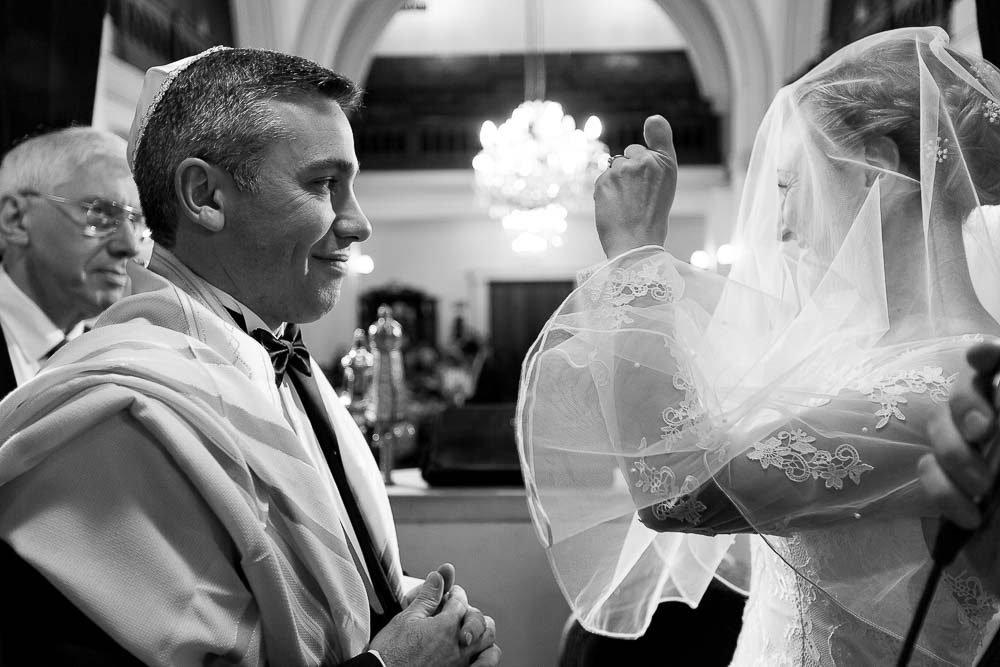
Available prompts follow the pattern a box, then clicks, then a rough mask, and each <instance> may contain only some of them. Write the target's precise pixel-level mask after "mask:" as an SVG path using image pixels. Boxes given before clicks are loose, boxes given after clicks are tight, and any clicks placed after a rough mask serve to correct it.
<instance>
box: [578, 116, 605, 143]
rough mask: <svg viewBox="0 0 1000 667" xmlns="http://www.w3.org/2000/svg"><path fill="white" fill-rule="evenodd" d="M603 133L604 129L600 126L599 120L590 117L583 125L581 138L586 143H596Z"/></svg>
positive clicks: (595, 117)
mask: <svg viewBox="0 0 1000 667" xmlns="http://www.w3.org/2000/svg"><path fill="white" fill-rule="evenodd" d="M603 131H604V127H603V126H602V125H601V119H600V118H598V117H597V116H591V117H590V118H588V119H587V122H586V123H584V124H583V136H584V138H586V139H587V140H588V141H596V140H597V139H598V138H599V137H600V136H601V132H603Z"/></svg>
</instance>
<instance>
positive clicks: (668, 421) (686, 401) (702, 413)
mask: <svg viewBox="0 0 1000 667" xmlns="http://www.w3.org/2000/svg"><path fill="white" fill-rule="evenodd" d="M667 349H668V350H669V351H670V354H671V356H673V357H674V360H675V361H676V362H677V373H675V374H674V376H673V385H674V389H676V390H678V391H683V392H684V398H683V399H681V400H680V401H679V402H678V403H677V405H676V406H670V407H668V408H666V409H664V410H663V413H662V417H663V423H664V426H663V427H662V428H661V429H660V432H661V433H662V434H663V440H664V442H665V443H666V445H667V451H670V448H671V446H672V445H674V444H675V443H677V442H678V441H679V440H681V438H683V437H685V436H688V437H693V438H694V439H695V440H697V442H698V445H699V446H700V447H702V448H705V447H706V445H705V441H706V440H707V439H708V436H709V435H710V433H711V430H712V423H711V421H710V420H709V419H708V411H707V410H705V406H704V404H703V403H702V402H701V399H700V398H699V397H698V393H697V391H696V390H695V387H694V381H693V380H692V377H691V369H690V367H689V366H688V365H687V364H686V363H684V362H683V361H682V360H681V359H679V358H678V357H677V356H676V355H675V354H674V348H673V346H668V348H667Z"/></svg>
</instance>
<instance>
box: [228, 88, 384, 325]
mask: <svg viewBox="0 0 1000 667" xmlns="http://www.w3.org/2000/svg"><path fill="white" fill-rule="evenodd" d="M267 105H268V107H270V110H271V111H272V112H273V113H274V114H275V115H276V116H277V118H278V119H279V120H280V122H281V124H282V126H283V128H284V130H285V133H284V134H285V137H284V138H282V139H278V140H276V141H275V142H273V143H272V144H271V146H269V147H268V148H267V149H266V150H265V153H264V160H263V164H262V167H261V174H262V179H261V180H262V182H261V185H260V187H259V188H258V191H257V192H254V193H238V194H237V196H236V198H235V199H236V201H235V202H234V204H233V206H232V207H230V206H228V205H227V213H226V225H227V226H228V225H233V229H232V230H231V231H232V232H234V236H233V237H232V238H234V239H235V240H236V241H237V243H234V244H233V245H234V246H235V247H233V248H231V250H232V251H233V253H234V255H235V257H234V259H235V260H236V261H234V262H232V265H233V266H235V267H238V269H239V271H240V273H241V274H242V275H240V276H234V278H235V280H234V282H236V284H237V291H238V292H240V294H239V295H234V296H237V298H240V300H241V301H243V302H244V303H245V304H246V305H247V306H249V307H250V308H251V309H252V310H254V312H256V313H257V314H258V315H260V316H261V317H262V318H263V319H264V321H265V322H268V323H269V324H270V323H272V322H282V321H286V322H299V323H304V322H312V321H315V320H317V319H319V318H320V317H322V316H323V315H325V314H326V313H327V312H329V310H330V309H331V308H332V307H333V305H334V303H335V302H336V300H337V298H338V296H339V294H340V289H341V285H342V283H343V280H344V278H345V276H346V275H347V259H348V257H349V253H350V246H351V244H353V243H359V242H361V241H364V240H365V239H367V238H368V237H369V236H370V235H371V225H370V224H369V222H368V219H367V218H366V217H365V214H364V213H363V212H362V210H361V207H360V205H359V204H358V201H357V199H356V198H355V196H354V179H355V176H356V175H357V172H358V159H357V155H356V154H355V150H354V136H353V134H352V132H351V127H350V124H349V123H348V121H347V116H346V115H345V114H344V112H343V110H341V108H340V106H339V105H338V104H337V103H336V101H334V100H330V99H326V98H321V97H310V98H308V99H307V100H296V101H271V102H268V103H267Z"/></svg>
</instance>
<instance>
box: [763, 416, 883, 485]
mask: <svg viewBox="0 0 1000 667" xmlns="http://www.w3.org/2000/svg"><path fill="white" fill-rule="evenodd" d="M815 440H816V438H814V437H812V436H810V435H808V434H807V433H806V432H805V431H803V430H802V429H793V430H791V431H779V432H778V433H777V434H775V435H771V436H769V437H768V438H767V439H766V440H764V441H757V442H755V443H753V449H751V450H750V451H748V452H747V458H749V459H750V460H752V461H759V462H760V467H761V468H763V469H765V470H766V469H767V468H769V467H772V466H773V467H775V468H779V469H781V470H783V471H784V473H785V476H786V477H788V479H790V480H792V481H793V482H804V481H806V480H808V479H810V478H811V479H822V480H823V481H824V484H825V486H826V488H828V489H838V490H839V489H843V488H844V479H845V478H848V479H850V480H851V481H852V482H854V483H855V484H860V483H861V475H862V474H864V473H866V472H868V471H869V470H873V468H872V466H870V465H868V464H867V463H864V462H862V461H861V455H860V454H858V450H857V449H855V448H854V447H853V446H851V445H849V444H847V443H844V444H842V445H839V446H838V447H837V449H835V450H834V451H833V453H830V452H829V451H827V450H824V449H818V448H816V446H815V445H813V444H812V443H813V442H815Z"/></svg>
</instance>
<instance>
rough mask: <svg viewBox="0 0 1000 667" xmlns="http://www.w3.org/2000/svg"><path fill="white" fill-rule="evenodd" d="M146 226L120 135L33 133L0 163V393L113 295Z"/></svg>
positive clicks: (122, 286) (82, 130)
mask: <svg viewBox="0 0 1000 667" xmlns="http://www.w3.org/2000/svg"><path fill="white" fill-rule="evenodd" d="M148 234H149V230H148V228H147V227H146V224H145V222H144V220H143V217H142V213H141V212H140V211H139V194H138V192H137V191H136V188H135V182H134V181H133V180H132V174H131V173H129V168H128V164H127V163H126V162H125V140H124V139H122V138H121V137H118V136H116V135H114V134H111V133H110V132H105V131H103V130H97V129H94V128H92V127H71V128H67V129H62V130H56V131H53V132H48V133H46V134H40V135H38V136H35V137H31V138H30V139H27V140H25V141H22V142H21V143H20V144H18V145H17V146H15V147H14V148H12V149H11V150H10V151H8V152H7V154H6V155H4V158H3V162H2V163H0V247H4V248H6V252H4V253H3V265H2V268H0V398H3V397H4V396H6V395H7V394H8V393H9V392H10V391H12V390H13V389H14V388H15V387H17V386H18V385H19V384H24V383H25V382H27V381H28V380H29V379H31V378H32V377H34V375H35V373H37V372H38V370H39V368H41V366H42V365H43V364H44V363H45V361H46V360H47V359H48V358H49V357H50V356H51V355H52V353H53V352H54V351H55V350H56V349H58V347H59V346H60V345H62V343H63V342H64V341H66V340H69V339H72V338H75V337H76V336H78V335H79V334H80V333H82V332H83V328H84V321H85V320H88V319H90V318H92V317H96V316H97V315H99V314H100V313H101V311H103V310H104V309H105V308H107V307H108V306H110V305H111V304H112V303H114V302H115V301H117V300H118V299H120V298H121V297H122V296H123V294H124V293H125V290H126V288H127V286H128V277H127V275H126V273H125V267H126V266H127V263H128V261H129V260H130V259H132V258H134V257H136V255H137V253H138V252H139V247H140V244H141V243H142V242H143V241H144V240H145V239H146V238H147V237H148Z"/></svg>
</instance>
